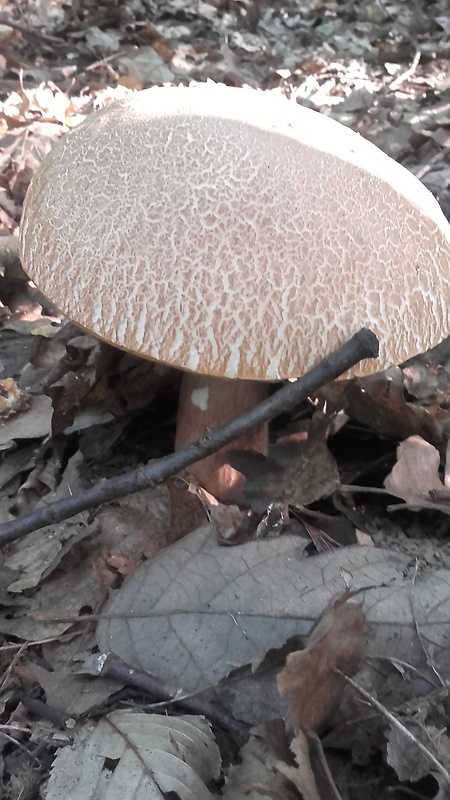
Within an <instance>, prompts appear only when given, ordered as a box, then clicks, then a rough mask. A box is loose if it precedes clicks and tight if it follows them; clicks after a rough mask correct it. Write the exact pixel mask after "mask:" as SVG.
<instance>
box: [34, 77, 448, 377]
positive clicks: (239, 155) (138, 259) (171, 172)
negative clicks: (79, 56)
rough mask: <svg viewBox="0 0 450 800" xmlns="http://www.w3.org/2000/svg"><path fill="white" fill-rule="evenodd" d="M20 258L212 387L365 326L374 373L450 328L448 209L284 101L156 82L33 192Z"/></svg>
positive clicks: (304, 354) (50, 284)
mask: <svg viewBox="0 0 450 800" xmlns="http://www.w3.org/2000/svg"><path fill="white" fill-rule="evenodd" d="M21 257H22V260H23V265H24V269H25V271H26V272H27V273H28V275H29V276H30V277H31V278H32V280H33V281H34V282H35V283H36V284H37V286H38V287H39V289H40V290H41V291H42V292H43V293H44V294H45V295H46V296H48V298H49V299H50V300H51V301H52V303H54V304H55V305H56V306H57V307H58V308H59V309H60V310H61V311H62V312H64V314H66V315H67V316H68V317H69V318H71V319H72V320H73V321H74V322H76V323H78V324H79V325H81V326H82V327H84V328H86V329H88V330H90V331H92V332H93V333H95V334H96V335H97V336H99V337H101V338H102V339H105V340H107V341H109V342H111V343H113V344H114V345H117V346H119V347H122V348H124V349H126V350H130V351H133V352H135V353H138V354H139V355H141V356H144V357H146V358H152V359H157V360H161V361H163V362H167V363H170V364H173V365H175V366H177V367H181V368H183V369H187V370H192V371H198V372H200V373H206V374H212V375H217V376H222V375H223V376H226V377H229V378H234V377H239V378H253V379H259V380H276V379H279V378H286V377H293V376H298V375H300V374H302V373H303V372H304V371H305V370H306V369H308V368H310V367H312V366H313V365H314V364H316V363H317V361H318V360H319V359H320V358H321V357H323V356H324V355H325V354H326V353H327V352H329V351H330V350H332V349H333V348H335V347H336V346H338V345H339V344H340V343H342V342H343V341H344V340H345V339H347V338H348V337H349V336H350V335H351V334H352V333H354V332H355V331H357V330H358V329H359V328H360V327H362V326H369V327H371V328H372V329H373V330H374V332H375V333H376V334H377V335H378V336H379V338H380V342H381V353H380V360H379V362H377V363H376V366H375V367H374V365H373V362H369V363H368V365H366V367H365V368H366V370H367V369H369V370H370V371H373V369H374V368H377V367H378V368H381V367H384V366H386V365H387V364H389V363H399V362H401V361H402V360H404V359H405V358H407V357H409V356H411V355H413V354H415V353H417V352H420V351H423V350H425V349H426V348H428V347H430V346H432V345H434V344H436V343H437V342H438V341H439V340H440V339H442V338H443V337H445V336H446V335H447V334H448V333H449V332H450V324H449V319H450V314H449V308H450V226H449V224H448V222H447V221H446V219H445V217H444V215H443V214H442V212H441V210H440V208H439V205H438V203H437V202H436V200H435V199H434V198H433V197H432V195H431V194H430V193H429V192H428V190H427V189H425V187H424V186H423V185H422V184H421V183H420V182H419V181H418V180H417V179H416V178H415V177H413V175H411V174H410V173H409V172H408V171H407V170H406V169H404V168H403V167H401V166H400V165H398V164H397V163H396V162H395V161H393V160H392V159H390V158H389V157H388V156H386V155H385V154H383V153H382V152H381V151H380V150H379V149H378V148H377V147H375V146H374V145H372V144H370V143H369V142H367V141H366V140H364V139H363V138H362V137H360V136H359V135H358V134H356V133H354V132H353V131H351V130H349V129H348V128H346V127H344V126H343V125H340V124H339V123H337V122H334V121H332V120H330V119H328V118H327V117H324V116H323V115H320V114H318V113H317V112H314V111H310V110H307V109H305V108H302V107H300V106H299V105H298V104H296V103H295V102H293V101H289V100H287V99H285V98H284V97H282V96H281V95H278V94H275V93H264V92H260V91H255V90H251V89H235V88H229V87H225V86H220V85H217V86H216V85H204V86H199V87H195V88H194V87H192V88H184V87H179V88H174V87H166V88H154V89H149V90H146V91H143V92H139V93H136V94H133V95H131V96H130V97H129V98H127V99H125V100H121V101H119V102H116V103H113V104H112V105H109V106H107V107H106V108H104V109H103V110H102V111H100V112H98V113H94V114H92V115H91V116H90V117H89V118H88V119H87V120H86V121H85V122H84V123H83V124H82V125H80V126H79V127H78V128H76V129H75V130H74V131H73V132H71V133H69V134H68V135H67V136H65V137H64V138H63V139H62V140H61V141H60V142H59V143H58V144H57V145H56V146H55V147H54V148H53V150H52V151H51V153H50V154H49V155H48V156H47V157H46V158H45V160H44V161H43V163H42V165H41V167H40V168H39V169H38V171H37V172H36V174H35V176H34V178H33V180H32V182H31V186H30V189H29V191H28V194H27V197H26V202H25V207H24V214H23V222H22V230H21Z"/></svg>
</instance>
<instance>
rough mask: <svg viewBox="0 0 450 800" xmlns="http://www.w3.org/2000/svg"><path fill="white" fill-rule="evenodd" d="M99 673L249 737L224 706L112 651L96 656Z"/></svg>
mask: <svg viewBox="0 0 450 800" xmlns="http://www.w3.org/2000/svg"><path fill="white" fill-rule="evenodd" d="M97 663H98V674H99V675H102V676H103V677H106V678H112V679H113V680H115V681H120V682H121V683H126V684H128V685H129V686H134V687H136V688H137V689H141V690H142V691H143V692H146V693H147V694H150V695H153V696H154V697H156V698H157V699H158V701H161V700H163V701H165V702H167V703H170V704H173V703H176V704H177V705H179V706H180V707H181V708H183V709H184V710H185V711H189V713H191V714H196V715H197V714H202V715H203V716H204V717H206V718H207V719H208V720H209V721H210V722H212V723H213V724H214V725H217V726H218V727H219V728H222V730H225V731H228V732H229V733H232V734H233V735H234V737H235V738H237V739H238V740H239V741H240V743H241V744H244V742H245V741H246V740H247V739H248V731H249V726H248V725H247V724H246V723H245V722H242V721H241V720H238V719H236V718H235V717H233V716H232V715H231V714H229V713H228V711H226V710H225V709H224V708H221V707H220V706H219V705H215V704H213V703H210V702H208V701H206V700H203V699H202V698H201V697H198V696H195V695H194V696H191V695H189V696H184V695H183V694H182V693H181V691H180V690H179V689H174V688H171V687H169V686H167V685H166V684H165V683H163V681H161V680H160V679H159V678H157V677H155V675H152V674H151V673H150V672H145V671H144V670H140V669H134V667H131V666H130V665H129V664H126V663H125V661H122V659H121V658H119V657H118V656H116V655H114V653H105V654H103V655H100V656H98V658H97Z"/></svg>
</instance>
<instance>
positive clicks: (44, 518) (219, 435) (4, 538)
mask: <svg viewBox="0 0 450 800" xmlns="http://www.w3.org/2000/svg"><path fill="white" fill-rule="evenodd" d="M377 355H378V340H377V337H376V336H375V334H374V333H372V331H370V330H368V329H367V328H362V329H361V330H360V331H359V332H358V333H356V334H355V335H354V336H353V337H352V338H351V339H350V340H349V341H348V342H346V343H345V344H343V345H342V346H341V347H340V348H339V349H338V350H336V351H335V352H334V353H331V354H330V355H329V356H327V357H326V358H324V359H323V361H321V362H320V364H318V365H317V367H314V369H312V370H311V371H310V372H308V373H306V375H304V376H303V377H301V378H298V379H297V380H296V381H294V382H293V383H289V384H287V385H285V386H283V387H282V388H281V389H279V390H278V392H276V393H275V394H274V395H272V397H269V398H268V399H267V400H264V401H263V402H262V403H260V404H259V405H257V406H255V408H252V409H251V410H250V411H248V412H247V413H245V414H242V415H241V416H240V417H237V418H236V419H234V420H231V422H228V423H227V424H226V425H221V426H220V427H219V428H214V429H213V430H209V431H205V433H204V434H203V435H202V436H201V437H200V439H198V440H197V441H196V442H194V443H193V444H191V445H188V446H187V447H184V448H183V449H182V450H178V451H177V452H176V453H171V454H170V455H168V456H164V457H163V458H160V459H157V460H154V461H150V462H149V463H148V464H147V465H146V466H145V467H139V468H138V469H136V470H134V471H133V472H128V473H126V474H125V475H121V476H119V477H118V478H110V479H109V480H106V479H103V480H102V481H100V482H99V483H98V484H97V485H96V486H93V487H92V488H90V489H87V491H85V492H81V493H80V494H78V495H73V496H70V497H65V498H63V499H62V500H57V501H56V502H55V503H52V504H50V505H45V506H42V507H41V508H37V509H35V510H34V511H32V512H31V513H30V514H25V515H24V516H23V517H19V518H18V519H15V520H12V521H11V522H5V523H3V524H2V525H0V546H1V545H3V544H6V543H7V542H12V541H15V540H16V539H20V538H22V537H23V536H26V535H27V533H31V532H32V531H35V530H38V529H39V528H43V527H45V526H46V525H56V524H57V523H58V522H61V521H62V520H65V519H69V518H70V517H73V516H75V514H79V513H80V512H81V511H86V510H87V509H90V508H94V507H96V506H100V505H102V504H103V503H108V502H111V501H112V500H116V499H117V498H118V497H124V496H126V495H128V494H132V493H133V492H138V491H140V490H141V489H147V488H149V487H152V488H154V487H155V486H158V485H159V484H161V483H163V482H164V481H165V480H167V478H170V477H171V476H172V475H176V474H177V473H178V472H180V471H181V470H183V469H185V468H186V467H189V466H190V465H191V464H194V463H195V462H197V461H200V460H201V459H202V458H205V457H206V456H209V455H211V453H215V452H216V450H219V449H220V448H221V447H223V446H224V445H226V444H228V443H229V442H232V441H233V440H234V439H237V438H238V437H239V436H242V434H243V433H246V432H247V431H248V430H249V429H251V428H253V427H255V426H256V425H260V424H261V423H263V422H268V421H269V420H271V419H273V418H274V417H276V416H277V415H279V414H281V413H283V412H286V411H289V410H290V409H291V408H294V407H295V406H296V405H298V403H300V402H302V401H303V400H305V399H306V398H307V397H308V396H309V395H310V394H311V393H312V392H316V391H317V390H318V389H319V388H320V387H321V386H323V385H324V384H326V383H328V382H329V381H331V380H334V379H335V378H338V377H339V375H342V373H343V372H346V371H347V370H349V369H350V368H351V367H352V366H354V365H355V364H357V363H358V361H361V360H362V359H365V358H376V356H377Z"/></svg>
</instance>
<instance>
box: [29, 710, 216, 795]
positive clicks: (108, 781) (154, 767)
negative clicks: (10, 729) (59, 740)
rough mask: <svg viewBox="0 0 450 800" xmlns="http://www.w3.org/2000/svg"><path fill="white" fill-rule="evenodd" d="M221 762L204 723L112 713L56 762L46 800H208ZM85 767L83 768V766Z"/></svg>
mask: <svg viewBox="0 0 450 800" xmlns="http://www.w3.org/2000/svg"><path fill="white" fill-rule="evenodd" d="M220 764H221V757H220V752H219V748H218V747H217V745H216V743H215V740H214V737H213V735H212V733H211V729H210V727H209V725H208V723H207V722H206V721H205V720H204V719H203V718H202V717H168V716H162V715H158V714H153V715H149V714H139V713H136V712H132V711H114V712H113V713H112V714H108V716H107V717H104V718H103V719H101V720H100V722H99V723H98V724H97V725H93V724H92V723H91V724H88V725H85V726H84V727H83V728H81V729H80V730H79V731H78V733H77V735H76V736H75V741H74V744H73V745H72V746H71V747H65V748H63V749H61V750H60V751H59V753H58V755H57V756H56V759H55V761H54V762H53V766H52V771H51V774H50V778H49V782H48V786H47V790H46V792H45V794H44V797H45V800H61V798H63V797H65V798H69V797H70V798H71V800H88V798H92V799H93V798H94V796H95V798H96V800H97V799H98V800H158V798H163V797H168V796H169V794H170V795H171V794H172V792H173V793H174V795H175V794H176V796H177V797H178V798H179V800H209V799H210V798H212V795H211V793H210V792H209V791H208V789H207V788H206V784H207V783H210V782H211V781H212V780H213V779H214V778H217V777H218V775H219V772H220ZM81 765H82V768H80V766H81Z"/></svg>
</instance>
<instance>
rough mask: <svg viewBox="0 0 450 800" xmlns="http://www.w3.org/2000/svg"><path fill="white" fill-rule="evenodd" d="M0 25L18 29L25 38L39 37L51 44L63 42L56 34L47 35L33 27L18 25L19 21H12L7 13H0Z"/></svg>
mask: <svg viewBox="0 0 450 800" xmlns="http://www.w3.org/2000/svg"><path fill="white" fill-rule="evenodd" d="M0 25H6V26H7V27H8V28H12V29H13V30H14V31H18V32H19V33H21V34H22V36H24V37H25V38H26V39H41V41H43V42H47V43H48V44H52V45H63V44H65V42H64V40H63V39H60V38H59V37H57V36H49V35H48V34H47V33H42V31H37V30H36V29H35V28H27V27H25V25H20V23H19V22H14V20H12V19H11V18H10V17H8V15H7V14H0Z"/></svg>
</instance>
